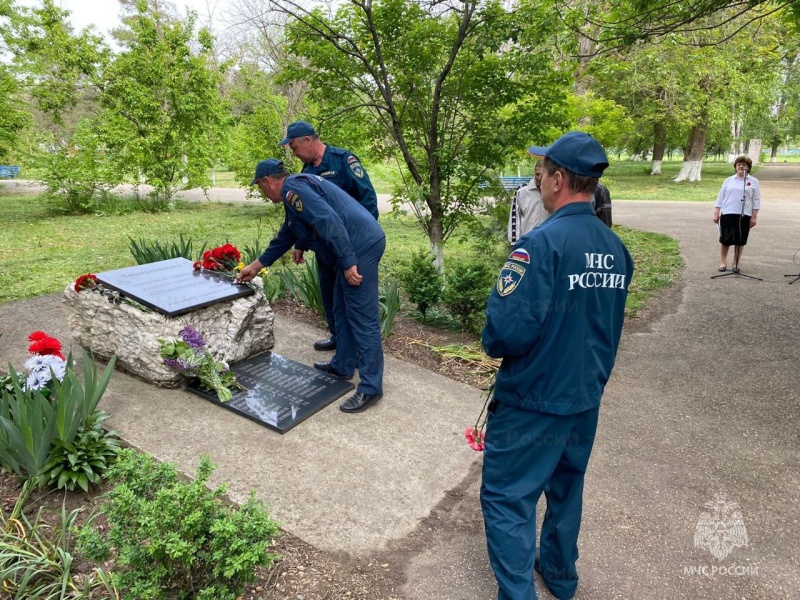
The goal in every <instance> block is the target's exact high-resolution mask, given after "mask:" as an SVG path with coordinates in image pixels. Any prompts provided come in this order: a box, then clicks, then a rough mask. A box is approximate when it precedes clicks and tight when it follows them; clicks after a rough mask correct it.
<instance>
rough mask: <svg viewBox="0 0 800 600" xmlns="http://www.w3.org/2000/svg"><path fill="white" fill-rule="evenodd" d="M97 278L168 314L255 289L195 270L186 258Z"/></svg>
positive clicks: (251, 292)
mask: <svg viewBox="0 0 800 600" xmlns="http://www.w3.org/2000/svg"><path fill="white" fill-rule="evenodd" d="M97 281H99V282H100V283H102V284H103V285H105V286H106V287H108V288H111V289H112V290H116V291H118V292H119V293H121V294H124V295H125V296H127V297H128V298H132V299H133V300H136V301H137V302H141V303H142V304H144V305H145V306H148V307H150V308H152V309H153V310H155V311H158V312H160V313H161V314H164V315H167V316H168V317H174V316H175V315H182V314H184V313H187V312H190V311H193V310H195V309H198V308H203V307H204V306H210V305H212V304H216V303H217V302H224V301H225V300H233V299H234V298H241V297H242V296H249V295H250V294H253V293H254V292H253V290H252V289H250V288H249V287H247V286H246V285H240V284H237V283H234V281H233V280H232V279H230V278H229V277H225V276H223V275H218V274H214V273H212V272H209V271H195V270H194V268H193V266H192V261H190V260H188V259H186V258H171V259H169V260H161V261H158V262H154V263H149V264H146V265H137V266H135V267H126V268H124V269H117V270H116V271H106V272H105V273H98V274H97Z"/></svg>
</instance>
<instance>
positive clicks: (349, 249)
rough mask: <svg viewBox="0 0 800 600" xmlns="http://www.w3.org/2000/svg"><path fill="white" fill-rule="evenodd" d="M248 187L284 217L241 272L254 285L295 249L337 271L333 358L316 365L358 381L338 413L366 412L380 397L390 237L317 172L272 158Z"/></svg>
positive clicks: (259, 170) (243, 279) (244, 279)
mask: <svg viewBox="0 0 800 600" xmlns="http://www.w3.org/2000/svg"><path fill="white" fill-rule="evenodd" d="M251 185H258V187H259V189H260V190H261V193H263V194H264V196H266V197H267V198H269V199H270V200H271V201H272V202H274V203H276V204H278V203H282V204H283V208H284V211H285V214H286V217H285V219H284V222H283V225H282V226H281V229H280V230H279V231H278V234H277V235H276V236H275V238H273V240H272V241H271V242H270V244H269V246H268V247H267V249H266V250H264V252H263V254H262V255H261V256H260V257H259V258H257V259H256V260H254V261H253V262H252V263H250V264H249V265H247V266H246V267H245V268H244V269H242V271H241V273H240V274H239V280H241V281H250V280H251V279H252V278H253V277H255V275H256V274H257V273H258V272H259V271H260V270H261V269H262V268H263V267H268V266H270V265H271V264H272V263H274V262H275V261H276V260H277V259H278V258H280V257H281V256H282V255H283V254H284V253H285V252H286V251H287V250H289V249H290V248H291V247H292V246H294V247H295V248H297V249H300V250H303V251H305V250H313V251H314V252H315V253H316V255H317V256H318V257H320V258H323V259H324V260H325V261H326V262H328V263H329V264H333V265H335V267H336V281H335V286H334V319H335V321H336V331H337V332H338V344H337V348H336V354H334V356H333V358H332V359H331V361H330V362H317V363H314V367H315V368H317V369H320V370H322V371H325V372H327V373H330V374H331V375H334V376H336V377H340V378H342V379H350V378H352V377H353V373H354V372H355V369H356V366H358V374H359V377H360V379H361V381H360V383H359V384H358V388H357V389H356V393H355V394H354V395H353V396H351V397H350V398H348V399H347V400H345V401H344V402H343V403H342V404H341V405H340V407H339V408H341V409H342V410H343V411H344V412H361V411H362V410H366V409H367V408H369V407H370V406H371V405H372V404H374V403H375V402H377V401H378V400H380V399H381V398H382V397H383V347H382V345H381V325H380V307H379V305H378V264H379V263H380V260H381V257H382V256H383V251H384V250H385V248H386V236H385V235H384V232H383V229H381V226H380V225H378V223H377V221H375V219H374V218H373V217H372V216H371V215H370V214H369V213H368V212H367V210H366V209H365V208H364V207H363V206H361V205H360V204H359V203H358V202H356V201H355V200H353V198H351V197H350V196H348V195H347V194H346V193H345V192H343V191H342V190H341V189H339V188H338V187H336V186H335V185H333V184H332V183H330V182H328V181H326V180H324V179H323V178H322V177H319V176H317V175H306V174H300V175H289V174H288V173H287V172H286V170H285V169H284V167H283V163H282V162H280V161H278V160H275V159H271V158H268V159H266V160H263V161H261V162H260V163H258V166H257V167H256V174H255V178H254V179H253V182H252V184H251Z"/></svg>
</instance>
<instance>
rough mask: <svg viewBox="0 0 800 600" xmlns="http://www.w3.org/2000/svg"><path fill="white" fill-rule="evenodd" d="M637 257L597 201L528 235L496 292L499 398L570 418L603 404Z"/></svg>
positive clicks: (560, 213) (489, 318)
mask: <svg viewBox="0 0 800 600" xmlns="http://www.w3.org/2000/svg"><path fill="white" fill-rule="evenodd" d="M632 275H633V260H632V259H631V255H630V253H629V252H628V249H627V248H626V247H625V245H624V244H623V243H622V240H620V239H619V237H617V235H616V234H615V233H614V232H612V231H611V230H610V229H609V228H608V227H606V226H605V225H604V224H603V222H602V221H600V220H599V219H598V218H597V217H596V216H595V215H594V212H593V210H592V205H591V203H590V202H575V203H571V204H568V205H566V206H563V207H562V208H560V209H559V210H557V211H556V212H555V213H553V215H552V216H551V217H550V218H549V219H548V220H547V221H545V222H544V223H543V224H542V225H540V226H539V227H537V228H536V229H533V230H532V231H531V232H530V233H528V234H527V235H525V236H523V237H522V238H521V239H520V240H519V241H518V242H517V244H516V245H515V246H514V249H513V250H512V251H511V254H510V255H509V257H508V259H507V260H506V263H505V265H503V269H502V270H501V272H500V275H499V277H498V280H497V284H496V285H495V288H494V289H493V290H492V293H491V295H490V297H489V302H488V305H487V309H486V326H485V327H484V329H483V335H482V338H481V342H482V344H483V348H484V350H485V351H486V353H487V354H488V355H489V356H492V357H495V358H502V359H503V362H502V364H501V366H500V369H499V371H498V372H497V378H496V382H495V398H497V400H498V401H499V402H503V403H505V404H509V405H512V406H514V407H516V408H520V409H522V410H530V411H535V412H542V413H549V414H557V415H570V414H576V413H579V412H583V411H585V410H589V409H592V408H596V407H598V406H599V405H600V397H601V396H602V394H603V389H604V387H605V385H606V382H607V381H608V378H609V377H610V375H611V369H612V368H613V366H614V359H615V357H616V354H617V348H618V346H619V339H620V335H621V333H622V322H623V318H624V315H625V300H626V298H627V297H628V286H629V284H630V281H631V277H632Z"/></svg>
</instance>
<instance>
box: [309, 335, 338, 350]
mask: <svg viewBox="0 0 800 600" xmlns="http://www.w3.org/2000/svg"><path fill="white" fill-rule="evenodd" d="M314 350H322V351H324V350H336V340H334V339H333V338H328V339H327V340H319V341H317V342H314Z"/></svg>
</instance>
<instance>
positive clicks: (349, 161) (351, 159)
mask: <svg viewBox="0 0 800 600" xmlns="http://www.w3.org/2000/svg"><path fill="white" fill-rule="evenodd" d="M303 173H307V174H309V175H319V176H320V177H323V178H324V179H326V180H328V181H330V182H331V183H333V184H336V185H337V186H339V187H340V188H341V189H343V190H344V191H345V192H347V193H348V194H350V195H351V196H352V197H353V198H355V199H356V200H357V201H358V203H359V204H361V206H363V207H364V208H366V209H367V210H368V211H369V214H371V215H372V216H373V217H375V219H376V220H377V219H378V195H377V194H376V193H375V188H373V187H372V182H371V181H370V180H369V175H367V172H366V170H364V167H362V166H361V161H360V160H358V157H357V156H355V155H354V154H353V153H351V152H348V151H347V150H343V149H342V148H336V147H334V146H325V154H323V155H322V162H321V163H319V166H316V167H315V166H314V165H311V164H306V165H303Z"/></svg>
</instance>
